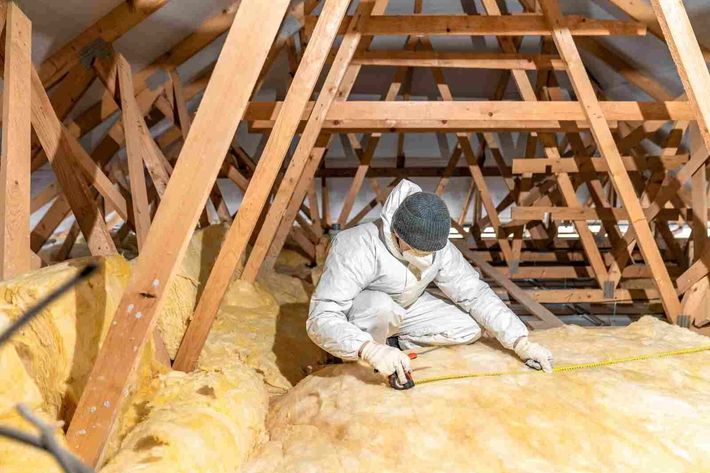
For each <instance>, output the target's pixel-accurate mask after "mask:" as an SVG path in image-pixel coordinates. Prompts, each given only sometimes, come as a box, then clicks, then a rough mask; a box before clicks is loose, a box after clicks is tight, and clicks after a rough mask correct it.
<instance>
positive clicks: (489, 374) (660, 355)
mask: <svg viewBox="0 0 710 473" xmlns="http://www.w3.org/2000/svg"><path fill="white" fill-rule="evenodd" d="M708 350H710V346H706V347H697V348H686V349H683V350H674V351H666V352H662V353H649V354H647V355H636V356H627V357H625V358H617V359H614V360H604V361H594V362H591V363H578V364H574V365H562V366H555V367H554V368H553V369H552V372H553V373H562V372H565V371H576V370H583V369H589V368H599V367H601V366H610V365H618V364H620V363H628V362H630V361H643V360H651V359H654V358H667V357H669V356H678V355H688V354H690V353H699V352H702V351H708ZM538 373H542V371H536V370H533V369H529V370H525V371H520V370H516V371H493V372H487V373H465V374H453V375H443V376H432V377H430V378H423V379H415V382H416V383H417V386H419V385H421V384H427V383H436V382H439V381H449V380H455V379H468V378H493V377H497V376H508V375H511V376H514V375H529V374H538Z"/></svg>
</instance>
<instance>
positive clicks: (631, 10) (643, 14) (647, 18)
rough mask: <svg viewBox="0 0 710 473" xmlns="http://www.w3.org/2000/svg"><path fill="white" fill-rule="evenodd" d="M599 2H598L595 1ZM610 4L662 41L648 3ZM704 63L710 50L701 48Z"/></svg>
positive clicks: (709, 58)
mask: <svg viewBox="0 0 710 473" xmlns="http://www.w3.org/2000/svg"><path fill="white" fill-rule="evenodd" d="M597 1H600V0H597ZM609 1H610V2H611V3H613V4H614V5H616V6H617V7H619V8H620V9H621V10H622V11H623V12H624V13H626V14H627V15H629V16H630V17H631V18H633V19H634V20H636V21H640V22H642V23H643V24H645V25H646V27H647V28H648V31H650V32H651V33H652V34H654V35H655V36H656V37H657V38H659V39H664V34H663V31H662V30H661V26H660V25H659V24H658V19H657V18H656V14H655V13H654V10H653V9H652V8H651V6H650V5H649V4H648V2H640V1H638V0H609ZM701 48H702V51H703V57H704V58H705V61H707V62H710V49H708V48H706V47H701Z"/></svg>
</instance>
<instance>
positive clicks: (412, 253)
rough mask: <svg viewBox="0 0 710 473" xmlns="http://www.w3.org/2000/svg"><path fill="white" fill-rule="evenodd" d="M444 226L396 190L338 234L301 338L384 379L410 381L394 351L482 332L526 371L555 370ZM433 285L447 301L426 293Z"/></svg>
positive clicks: (412, 194) (435, 211) (406, 188)
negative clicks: (370, 218) (375, 212)
mask: <svg viewBox="0 0 710 473" xmlns="http://www.w3.org/2000/svg"><path fill="white" fill-rule="evenodd" d="M450 225H451V220H450V217H449V211H448V209H447V208H446V204H445V203H444V202H443V201H442V200H441V198H440V197H439V196H437V195H436V194H431V193H428V192H422V190H421V188H420V187H419V186H417V185H416V184H414V183H412V182H410V181H407V180H403V181H402V182H401V183H399V185H397V187H395V188H394V189H393V191H392V193H391V194H390V195H389V197H388V198H387V201H386V202H385V204H384V208H383V209H382V214H381V217H380V219H378V220H377V221H375V222H371V223H366V224H362V225H359V226H356V227H354V228H350V229H348V230H344V231H342V232H340V233H338V234H337V235H336V236H335V238H334V239H333V241H332V245H331V248H330V251H329V253H328V257H327V259H326V261H325V268H324V272H323V275H322V276H321V279H320V281H319V283H318V286H317V287H316V290H315V292H314V293H313V297H312V298H311V305H310V311H309V316H308V321H307V322H306V328H307V330H308V335H309V337H310V338H311V339H312V340H313V341H314V342H315V343H316V344H317V345H318V346H320V347H321V348H322V349H324V350H325V351H327V352H329V353H330V354H332V355H334V356H336V357H339V358H341V359H343V360H346V361H354V360H358V359H362V360H364V361H365V362H367V363H368V364H370V365H371V366H372V367H373V368H375V369H376V370H377V371H378V372H379V373H380V374H381V375H383V376H385V377H389V376H390V375H392V374H393V373H396V376H397V379H398V380H399V383H400V384H402V385H404V384H405V383H407V380H408V376H409V377H411V367H410V363H409V357H408V356H407V354H405V353H403V352H402V351H401V350H410V349H414V348H419V347H427V346H441V345H461V344H468V343H473V342H475V341H476V340H478V338H479V337H480V336H481V327H483V328H485V329H486V330H488V332H489V333H491V334H492V335H493V336H495V337H496V338H497V339H498V341H500V343H501V344H502V345H503V346H504V347H505V348H507V349H511V350H514V351H515V353H516V354H517V355H518V356H519V357H520V358H521V359H522V360H523V361H525V362H527V364H528V365H530V366H533V367H535V368H539V369H543V370H544V371H546V372H550V371H551V370H552V355H551V354H550V352H549V351H548V350H547V349H546V348H544V347H542V346H540V345H538V344H536V343H533V342H530V341H529V340H528V330H527V328H526V327H525V325H524V324H523V323H522V322H521V321H520V319H519V318H518V317H517V316H516V315H515V314H514V313H513V312H512V311H511V310H510V309H509V308H508V307H507V306H506V305H505V304H504V303H503V301H501V300H500V298H499V297H498V296H497V295H496V294H495V293H494V292H493V291H492V290H491V288H490V287H489V286H488V284H486V283H485V282H483V281H481V279H480V276H479V274H478V272H477V271H476V270H475V269H473V267H471V265H470V264H469V263H468V261H466V260H465V259H464V257H463V255H462V254H461V252H460V251H459V250H458V248H456V247H455V246H454V245H453V244H452V243H451V242H450V241H449V239H448V237H449V229H450ZM432 282H433V283H434V284H435V285H436V286H437V287H438V288H439V289H440V290H441V292H443V293H444V294H445V295H446V298H443V297H439V296H437V295H434V294H432V293H430V292H428V291H427V290H426V289H427V286H429V284H430V283H432Z"/></svg>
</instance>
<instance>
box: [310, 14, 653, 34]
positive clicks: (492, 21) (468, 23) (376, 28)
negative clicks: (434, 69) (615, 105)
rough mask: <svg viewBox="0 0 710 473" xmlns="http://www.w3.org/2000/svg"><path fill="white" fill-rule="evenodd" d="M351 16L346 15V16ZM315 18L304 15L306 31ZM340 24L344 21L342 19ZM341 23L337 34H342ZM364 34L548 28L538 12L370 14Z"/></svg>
mask: <svg viewBox="0 0 710 473" xmlns="http://www.w3.org/2000/svg"><path fill="white" fill-rule="evenodd" d="M351 18H352V17H349V18H348V20H350V19H351ZM314 21H315V18H313V17H312V16H307V17H306V24H305V29H306V32H307V33H310V31H312V29H313V23H314ZM563 21H564V25H565V26H567V27H569V29H570V30H571V32H572V34H573V35H575V36H643V35H645V34H646V25H643V24H641V23H639V22H635V21H618V20H598V19H595V18H586V17H582V16H576V15H570V16H566V17H564V20H563ZM344 24H348V23H347V22H344ZM344 28H345V27H343V26H341V31H340V34H344V33H345V31H344ZM363 28H364V29H363V31H362V34H363V35H365V36H379V35H390V36H406V35H417V36H498V35H500V36H549V35H550V34H551V29H550V27H549V25H548V24H547V22H546V21H545V18H544V16H542V15H530V14H525V15H505V16H499V17H496V16H481V15H387V16H378V17H376V18H373V20H372V21H371V22H369V23H368V24H366V25H365V26H364V27H363Z"/></svg>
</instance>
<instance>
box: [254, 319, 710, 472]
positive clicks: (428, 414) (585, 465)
mask: <svg viewBox="0 0 710 473" xmlns="http://www.w3.org/2000/svg"><path fill="white" fill-rule="evenodd" d="M531 338H532V339H533V340H534V341H536V342H539V343H542V344H544V345H546V346H547V347H548V348H550V349H551V351H552V353H553V354H554V356H555V362H556V363H557V364H558V365H560V366H561V365H571V364H578V363H592V362H597V361H601V360H609V359H614V358H626V357H635V356H638V355H644V354H653V353H657V352H667V351H673V350H679V349H686V348H696V347H703V346H708V345H710V339H708V338H707V337H703V336H700V335H697V334H694V333H692V332H690V331H689V330H686V329H682V328H679V327H675V326H671V325H669V324H667V323H665V322H661V321H659V320H657V319H654V318H651V317H646V318H643V319H641V320H640V321H638V322H636V323H634V324H632V325H630V326H628V327H625V328H611V327H609V328H595V329H585V328H582V327H576V326H565V327H562V328H558V329H552V330H544V331H535V332H533V333H532V334H531ZM421 352H422V353H420V355H419V357H418V358H417V359H415V360H413V361H412V366H413V377H414V380H415V382H416V380H417V379H426V378H433V377H438V376H442V375H457V374H465V373H486V372H509V371H517V372H523V374H518V375H504V376H492V377H486V378H470V379H460V380H448V381H441V382H432V383H430V384H421V385H418V386H415V387H414V388H413V389H410V390H407V391H395V390H393V389H391V388H390V387H389V386H387V384H386V383H385V382H383V380H382V378H380V377H379V376H378V375H377V374H375V373H373V371H372V368H369V367H366V366H364V365H362V364H359V363H346V364H342V365H336V366H330V367H327V368H325V369H323V370H321V371H320V372H318V373H316V374H315V375H313V376H310V377H308V378H306V379H305V380H303V381H302V382H301V383H299V384H298V385H297V386H296V387H295V388H293V389H292V390H290V391H289V392H288V393H287V394H286V395H284V396H282V397H281V398H279V399H277V400H276V401H275V403H274V405H273V407H272V410H271V411H270V414H269V418H268V421H267V428H268V431H269V437H270V441H269V442H267V443H265V444H264V445H263V446H262V447H261V448H260V449H259V450H258V451H257V452H256V453H255V454H254V455H253V457H252V459H251V460H250V464H249V465H248V466H247V467H246V468H245V470H244V471H246V472H248V473H266V472H273V471H278V472H282V473H288V472H294V473H295V472H304V471H322V472H335V471H338V472H347V473H349V472H353V473H354V472H358V473H367V472H383V471H399V470H402V469H405V470H406V471H408V472H411V473H417V472H422V473H431V472H448V471H476V472H502V471H507V472H529V471H590V472H591V471H595V472H596V471H617V472H627V471H637V472H646V473H649V472H657V473H667V472H670V471H673V472H687V473H691V472H693V473H694V472H700V471H710V442H708V433H709V432H710V403H709V402H708V393H710V351H703V352H697V353H693V354H684V355H678V356H668V357H663V358H655V359H647V360H642V361H630V362H625V363H619V364H614V365H606V366H598V367H594V368H589V369H580V370H576V371H564V372H556V373H552V374H545V373H540V372H535V371H532V370H529V369H528V368H526V367H525V366H524V365H523V364H522V363H521V362H520V360H518V359H517V358H516V357H515V355H514V354H513V353H511V352H508V351H506V350H503V349H502V348H501V347H500V346H499V345H498V344H497V343H496V342H494V341H479V342H477V343H475V344H473V345H466V346H457V347H441V348H436V349H431V348H429V349H426V348H425V349H422V350H421ZM363 452H367V453H366V454H363Z"/></svg>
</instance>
